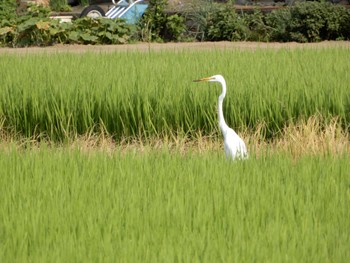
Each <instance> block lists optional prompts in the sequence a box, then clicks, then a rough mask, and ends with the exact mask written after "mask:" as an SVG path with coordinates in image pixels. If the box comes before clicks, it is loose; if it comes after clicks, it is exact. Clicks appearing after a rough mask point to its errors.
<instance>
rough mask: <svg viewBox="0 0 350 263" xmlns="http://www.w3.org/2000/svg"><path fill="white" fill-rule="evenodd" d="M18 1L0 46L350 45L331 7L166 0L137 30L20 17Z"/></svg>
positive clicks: (33, 12)
mask: <svg viewBox="0 0 350 263" xmlns="http://www.w3.org/2000/svg"><path fill="white" fill-rule="evenodd" d="M15 8H16V5H15V3H14V1H12V0H7V1H3V2H1V3H0V46H11V47H23V46H47V45H54V44H59V43H60V44H76V43H77V44H123V43H132V42H135V41H147V42H150V41H157V42H167V41H221V40H229V41H278V42H287V41H297V42H317V41H322V40H349V39H350V10H349V9H347V8H345V7H344V6H342V5H335V4H331V3H327V2H301V3H297V4H296V5H294V6H288V7H285V8H283V9H280V10H275V11H273V12H271V13H267V14H263V13H262V12H261V11H259V10H258V9H256V10H255V11H254V12H253V13H240V12H236V10H235V9H234V7H233V5H232V4H231V3H227V4H218V3H208V2H204V4H198V5H194V6H191V8H189V9H186V10H184V11H181V12H179V13H177V14H169V13H167V12H165V8H166V1H165V0H152V1H150V7H149V8H148V9H147V11H146V13H145V15H144V17H143V18H142V19H141V21H139V23H138V24H137V25H133V26H130V25H127V24H125V22H124V21H122V20H110V19H105V18H100V19H95V20H92V19H90V18H80V19H77V20H74V21H73V22H72V23H59V22H58V21H57V20H53V19H50V18H49V14H50V10H49V9H46V8H43V7H34V6H30V8H29V9H28V10H27V12H24V13H22V14H21V15H16V11H15Z"/></svg>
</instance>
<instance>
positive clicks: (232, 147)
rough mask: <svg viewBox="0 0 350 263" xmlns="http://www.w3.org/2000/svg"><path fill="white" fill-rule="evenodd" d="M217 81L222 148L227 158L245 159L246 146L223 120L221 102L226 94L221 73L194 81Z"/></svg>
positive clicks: (246, 154) (246, 155)
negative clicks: (219, 88) (219, 92)
mask: <svg viewBox="0 0 350 263" xmlns="http://www.w3.org/2000/svg"><path fill="white" fill-rule="evenodd" d="M202 81H208V82H219V83H220V84H221V87H222V92H221V94H220V96H219V101H218V116H219V127H220V130H221V132H222V135H223V136H224V149H225V153H226V158H227V159H245V158H247V157H248V153H247V148H246V146H245V143H244V141H243V140H242V139H241V138H240V137H239V136H238V134H237V133H236V132H235V131H234V130H233V129H231V128H230V127H229V126H228V125H227V124H226V122H225V118H224V113H223V110H222V103H223V101H224V98H225V96H226V81H225V79H224V77H223V76H221V75H214V76H212V77H208V78H202V79H199V80H195V82H202Z"/></svg>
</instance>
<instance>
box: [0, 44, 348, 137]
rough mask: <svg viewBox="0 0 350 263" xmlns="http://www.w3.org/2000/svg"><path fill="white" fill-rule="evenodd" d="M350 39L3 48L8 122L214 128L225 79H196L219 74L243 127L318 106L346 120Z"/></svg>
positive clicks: (22, 130) (0, 63) (76, 129)
mask: <svg viewBox="0 0 350 263" xmlns="http://www.w3.org/2000/svg"><path fill="white" fill-rule="evenodd" d="M349 61H350V53H349V49H347V48H340V47H337V48H325V49H317V50H316V49H300V50H299V49H298V50H288V49H282V50H263V49H258V50H256V51H242V50H213V51H186V50H183V51H177V52H172V51H162V52H154V51H151V52H148V53H147V52H146V53H144V52H116V53H108V54H107V53H98V54H96V53H84V54H46V55H45V54H44V55H43V54H41V55H39V54H32V55H26V56H16V55H10V54H5V55H0V79H1V85H0V119H1V120H2V122H1V123H3V125H2V128H3V130H7V131H8V132H10V133H12V134H19V135H22V136H23V135H24V136H26V137H35V136H37V137H38V136H39V137H40V136H44V137H49V138H50V139H52V140H59V141H60V140H64V139H65V138H67V137H71V136H75V135H77V134H84V133H87V132H90V131H95V132H101V131H103V132H106V133H109V134H112V135H113V136H114V137H115V138H116V139H121V138H125V137H135V136H139V135H142V136H144V137H149V136H154V135H158V136H161V135H171V134H177V133H181V134H187V135H189V136H195V135H196V134H197V133H198V132H199V131H200V132H202V133H204V134H213V133H216V132H217V131H218V128H217V116H216V103H217V96H218V95H219V93H220V89H221V88H220V87H219V86H218V85H215V84H198V83H197V84H194V83H192V82H191V81H192V80H193V79H197V78H199V77H204V76H210V75H213V74H222V75H224V76H225V78H226V80H227V83H228V92H227V98H226V100H225V102H224V111H225V116H226V119H227V122H228V123H229V125H230V126H232V127H234V128H235V129H236V130H237V131H239V132H240V131H242V130H246V129H249V130H253V131H254V130H256V129H257V128H258V127H260V126H261V124H262V123H263V124H264V125H263V126H264V129H263V130H262V131H261V132H262V135H263V136H264V137H265V138H272V137H274V136H275V135H276V134H278V133H279V132H280V131H281V130H282V129H283V127H284V126H286V125H287V124H288V123H291V122H297V121H299V120H300V119H305V120H307V119H308V118H309V117H310V116H314V115H320V116H322V119H323V120H324V122H325V123H327V122H329V120H331V119H332V118H334V116H337V117H338V119H339V122H340V123H341V125H342V126H343V128H344V129H347V128H348V126H349V120H350V92H349V88H350V86H349V83H350V75H349V72H348V71H349Z"/></svg>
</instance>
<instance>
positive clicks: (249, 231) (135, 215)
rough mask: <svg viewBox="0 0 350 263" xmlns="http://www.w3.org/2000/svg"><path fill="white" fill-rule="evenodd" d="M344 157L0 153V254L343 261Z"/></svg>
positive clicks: (56, 258)
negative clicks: (237, 158) (229, 159)
mask: <svg viewBox="0 0 350 263" xmlns="http://www.w3.org/2000/svg"><path fill="white" fill-rule="evenodd" d="M349 163H350V158H349V155H339V156H336V157H334V156H333V155H326V156H323V157H321V156H313V157H312V156H303V157H301V158H299V159H297V160H295V159H294V158H292V157H291V156H289V155H288V154H283V153H281V154H274V155H272V156H264V157H260V158H256V157H255V156H251V158H250V159H249V160H247V161H245V162H232V163H230V162H226V160H225V159H224V158H223V156H222V153H221V152H215V151H214V152H206V153H202V154H198V153H197V154H196V153H187V154H185V155H181V154H179V153H174V152H172V153H169V151H168V150H167V149H166V148H164V149H162V150H158V151H154V150H146V151H144V152H143V153H139V152H137V151H127V152H123V151H119V150H117V151H115V152H114V153H113V154H107V153H105V152H99V151H91V152H83V151H79V150H77V149H70V150H69V149H64V148H55V149H51V148H49V147H45V146H42V147H41V148H40V149H37V150H23V149H22V150H16V148H15V146H14V147H13V148H10V149H6V150H4V149H3V150H2V151H0V166H1V172H0V173H1V176H0V198H1V203H0V214H1V219H0V244H1V246H0V261H1V262H115V261H116V260H117V261H119V262H165V261H166V262H179V261H185V262H252V261H257V262H347V260H348V258H349V256H350V252H349V249H348V248H349V244H350V220H349V218H350V210H349V202H350V190H349V189H350V188H349V186H350V177H349V169H348V168H349Z"/></svg>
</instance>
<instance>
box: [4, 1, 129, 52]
mask: <svg viewBox="0 0 350 263" xmlns="http://www.w3.org/2000/svg"><path fill="white" fill-rule="evenodd" d="M49 14H50V9H49V8H45V7H43V6H36V5H31V6H29V8H28V11H27V13H26V14H25V15H23V16H20V17H18V18H17V19H15V20H14V21H12V22H9V23H7V24H6V25H3V26H2V27H1V28H0V45H6V46H12V47H23V46H48V45H52V44H55V43H63V44H73V43H77V44H123V43H126V42H128V41H129V38H130V36H131V35H132V33H131V27H130V26H129V25H127V24H126V23H125V21H124V20H121V19H117V20H112V19H108V18H99V19H92V18H88V17H85V18H81V19H77V20H74V21H72V23H60V22H59V21H58V20H55V19H50V18H49Z"/></svg>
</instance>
